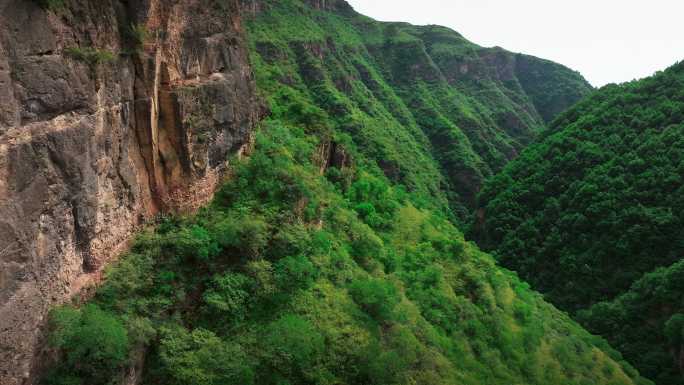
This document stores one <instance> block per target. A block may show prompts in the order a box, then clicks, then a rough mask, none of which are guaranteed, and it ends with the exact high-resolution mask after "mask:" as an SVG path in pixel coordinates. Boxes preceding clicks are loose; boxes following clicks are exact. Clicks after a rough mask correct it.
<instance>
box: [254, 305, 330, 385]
mask: <svg viewBox="0 0 684 385" xmlns="http://www.w3.org/2000/svg"><path fill="white" fill-rule="evenodd" d="M261 344H262V348H263V350H264V352H265V353H266V357H265V362H264V363H265V367H264V368H263V369H264V371H263V373H261V374H260V375H261V378H260V380H261V381H260V382H259V383H263V384H284V383H293V384H299V383H302V384H303V383H309V381H307V380H308V377H310V373H312V372H314V371H315V367H316V360H318V359H319V357H320V356H321V355H322V354H323V352H324V348H325V345H324V339H323V336H322V335H321V334H320V333H319V332H318V331H317V330H316V329H315V328H314V326H313V325H312V324H311V323H310V322H309V321H307V320H305V319H303V318H301V317H299V316H297V315H292V314H287V315H284V316H282V317H280V318H279V319H277V320H276V321H274V322H272V323H271V324H270V325H268V327H267V328H266V330H265V333H264V336H263V340H262V341H261ZM290 381H292V382H290Z"/></svg>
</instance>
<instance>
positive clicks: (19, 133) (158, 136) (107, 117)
mask: <svg viewBox="0 0 684 385" xmlns="http://www.w3.org/2000/svg"><path fill="white" fill-rule="evenodd" d="M0 11H1V12H0V15H1V16H0V384H2V385H14V384H22V383H30V382H31V379H30V377H31V370H32V366H33V361H34V357H35V354H36V348H37V346H39V344H40V339H41V333H40V330H41V328H40V326H41V325H42V324H43V323H44V319H45V316H46V314H47V311H48V309H49V308H50V307H51V306H52V305H54V304H57V303H60V302H63V301H64V300H66V299H67V298H69V296H70V295H72V294H73V293H75V292H77V291H78V290H79V289H81V288H82V287H83V286H84V285H85V284H87V283H89V282H92V281H93V280H96V279H97V276H98V272H99V271H100V270H101V267H102V266H103V265H104V264H105V262H107V261H108V260H109V259H110V258H111V257H113V256H115V255H116V254H117V253H118V252H120V251H121V250H122V249H123V248H124V247H125V245H126V244H127V241H128V240H129V238H130V236H131V234H132V233H133V232H134V231H135V229H136V228H137V227H138V226H139V225H140V224H142V223H144V222H145V220H146V219H149V218H151V217H153V216H154V215H156V214H158V213H159V212H161V211H168V210H191V209H192V208H194V207H196V206H197V205H199V204H201V203H203V202H205V201H207V200H208V199H209V198H210V196H211V193H212V192H213V190H214V187H215V186H216V184H217V182H218V180H219V179H220V177H221V173H222V171H223V170H224V169H225V167H226V165H227V163H226V159H227V158H228V156H229V155H231V154H235V153H239V152H240V151H243V150H244V149H245V148H246V147H247V145H248V144H249V142H250V134H251V132H252V129H253V127H254V126H255V124H256V123H257V121H258V119H259V117H260V116H259V115H260V114H261V111H262V110H263V107H262V106H261V104H260V102H259V101H258V99H257V97H256V95H255V88H254V84H253V81H252V75H251V70H250V68H249V66H248V62H247V51H246V49H245V46H244V43H243V36H242V32H241V18H240V16H239V11H238V4H237V1H236V0H224V1H208V0H206V1H205V0H175V1H173V0H144V1H143V0H141V1H132V2H128V1H118V0H105V1H88V0H67V1H65V2H64V5H63V6H59V5H58V6H56V7H53V8H52V9H50V10H46V9H42V8H41V7H39V6H38V5H37V2H34V1H29V0H0Z"/></svg>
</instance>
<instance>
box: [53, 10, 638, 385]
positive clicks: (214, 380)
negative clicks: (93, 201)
mask: <svg viewBox="0 0 684 385" xmlns="http://www.w3.org/2000/svg"><path fill="white" fill-rule="evenodd" d="M279 3H280V4H279V5H278V6H279V7H280V6H282V7H289V6H292V5H293V4H298V3H297V2H294V1H292V2H291V1H280V2H279ZM274 7H275V6H274ZM298 9H299V10H300V11H304V12H307V13H306V14H307V15H308V17H309V20H316V19H318V18H322V19H323V20H324V21H325V24H323V25H328V26H329V25H333V24H334V23H339V24H340V25H345V24H343V23H344V19H342V18H339V17H338V16H334V15H332V14H329V13H326V12H322V11H320V10H314V9H311V8H298ZM280 17H281V16H279V15H274V14H273V13H270V12H266V13H263V14H261V15H260V16H257V19H256V20H255V21H254V24H253V25H251V26H250V30H251V31H253V30H254V29H260V31H261V32H263V31H265V30H266V29H268V28H275V27H276V26H274V25H273V24H272V23H274V21H278V20H280V19H279V18H280ZM318 22H319V23H320V22H321V20H320V19H318ZM252 36H254V35H252ZM254 46H256V44H255V45H254ZM254 55H255V60H256V61H257V63H258V61H259V57H258V55H259V54H258V53H257V52H256V51H255V52H254ZM295 57H296V56H295ZM306 63H307V62H301V63H290V64H289V65H287V64H282V65H280V66H275V65H274V66H270V67H269V69H268V71H267V70H266V69H265V68H264V67H263V63H262V64H261V65H262V66H261V67H257V68H258V70H257V71H256V73H257V78H258V82H259V84H261V85H262V87H263V88H262V91H263V92H264V93H265V96H267V97H268V100H269V104H270V108H271V111H272V114H271V117H270V118H269V119H268V120H266V121H265V122H263V127H262V129H261V130H260V132H259V133H258V134H257V136H256V141H255V148H254V150H253V152H252V153H251V154H250V156H249V158H245V159H232V160H231V164H233V167H234V168H233V170H234V171H233V175H232V177H231V178H230V180H229V181H227V182H226V183H225V185H224V186H223V188H222V189H221V191H220V192H219V193H218V194H217V196H216V199H215V201H214V202H213V203H212V204H211V205H210V206H208V207H207V208H206V209H204V210H202V211H200V213H198V214H197V215H195V216H191V217H185V218H166V219H163V220H161V221H160V223H159V224H158V225H157V226H156V228H154V229H150V230H149V231H147V232H145V233H144V234H142V235H141V236H140V237H139V239H138V241H137V242H136V244H135V246H134V247H133V249H132V250H131V252H130V253H129V255H127V256H126V257H125V258H123V259H122V261H121V262H120V263H119V264H117V265H116V266H114V267H112V268H111V269H109V271H108V272H107V274H106V280H105V283H104V284H103V285H102V286H101V287H100V288H99V289H98V290H97V293H96V294H95V296H94V298H93V299H92V300H91V301H89V302H88V303H87V304H84V305H81V306H78V307H71V306H69V307H64V308H61V309H57V310H56V311H55V312H54V313H53V314H52V317H51V321H52V322H51V325H52V332H51V338H50V340H51V343H52V345H53V346H54V347H55V348H56V350H57V351H58V352H59V353H61V354H58V355H57V359H56V360H54V362H53V363H52V364H51V365H49V370H48V372H47V374H46V376H45V377H44V382H45V383H47V384H67V383H68V384H74V383H84V382H83V381H87V383H88V384H90V385H98V384H107V383H110V381H112V379H114V380H115V381H116V379H118V378H120V377H121V373H122V372H125V373H128V374H129V376H132V377H133V378H129V379H130V382H131V383H134V382H135V380H136V379H137V378H136V377H140V379H141V381H142V382H141V383H142V384H184V385H185V384H206V385H213V384H217V385H218V384H232V383H236V384H237V383H239V384H260V385H263V384H378V385H381V384H424V385H428V384H445V385H447V384H448V385H451V384H473V385H481V384H505V385H509V384H577V385H584V384H615V385H617V384H650V382H649V381H648V380H645V379H643V378H641V377H640V376H639V375H638V373H637V372H636V371H635V370H634V369H632V368H631V367H630V366H629V365H628V364H626V363H624V362H622V360H621V358H620V355H619V353H617V352H615V351H614V350H612V349H611V348H610V347H609V346H608V345H607V344H606V343H605V342H604V341H603V340H602V339H600V338H597V337H594V336H591V335H589V334H588V333H587V332H586V331H584V330H583V329H581V328H580V327H579V326H578V325H577V324H576V323H574V322H573V321H572V320H570V319H569V318H568V317H567V315H565V314H563V313H561V312H559V311H558V310H556V309H555V308H554V307H553V306H551V305H549V304H547V303H545V302H544V301H543V300H542V298H541V297H540V295H538V294H536V293H535V292H533V291H531V290H530V289H529V287H528V286H527V285H526V284H524V283H522V282H521V281H520V280H518V279H517V278H516V276H515V274H513V273H511V272H509V271H506V270H503V269H501V268H499V267H497V266H496V264H495V263H494V260H493V259H492V258H491V257H490V256H489V255H487V254H484V253H482V252H480V251H479V250H478V249H477V248H476V246H474V245H473V244H470V243H467V242H465V240H464V238H463V235H462V234H461V232H460V231H459V230H458V229H457V228H456V227H455V226H454V225H453V223H452V222H450V221H449V220H448V218H447V217H448V216H447V215H446V214H445V213H443V212H441V211H440V210H439V209H440V208H441V207H442V202H440V200H439V199H440V197H439V195H436V196H433V195H431V194H430V193H423V192H422V190H418V191H416V192H411V191H406V189H405V188H403V187H402V186H399V185H398V184H396V183H395V182H394V181H392V180H391V179H390V178H388V177H387V176H386V168H384V167H383V165H384V164H383V161H384V157H383V156H382V154H378V153H373V152H369V149H368V148H367V147H365V146H364V145H365V143H364V142H361V143H360V144H357V143H356V142H355V140H354V139H353V137H352V136H350V133H349V131H348V127H349V126H348V125H347V124H346V123H348V122H347V121H346V120H343V119H341V118H339V117H335V116H331V115H330V114H329V113H328V112H326V110H324V109H322V108H321V107H329V105H328V104H327V103H329V100H328V99H325V98H322V97H321V95H320V94H317V93H314V92H311V91H310V88H312V87H313V83H310V84H308V85H306V86H303V85H302V84H301V83H299V81H300V80H301V79H300V78H299V77H298V75H297V73H298V72H293V70H294V69H296V68H299V66H300V65H306ZM307 68H316V66H312V67H307ZM275 71H280V74H281V76H282V77H283V79H290V81H289V83H285V84H281V86H280V87H273V86H268V85H269V83H270V82H272V79H271V78H270V77H268V75H269V74H270V73H273V72H275ZM328 81H329V80H327V79H319V84H320V85H321V87H325V86H326V85H327V84H328V83H327V82H328ZM265 85H266V86H265ZM379 86H382V84H381V85H379ZM383 87H384V86H383ZM391 100H397V99H395V98H392V99H391ZM368 105H369V106H371V107H373V104H372V103H369V104H368ZM403 111H407V110H405V109H404V110H403ZM357 114H358V113H357ZM369 121H370V120H369ZM364 122H365V121H364ZM371 122H372V121H371ZM363 127H364V126H361V128H363ZM370 129H372V127H371V128H369V130H370ZM377 130H379V128H378V129H377ZM359 132H360V133H359V135H362V134H363V135H366V136H368V137H370V139H373V138H374V137H373V136H372V134H373V133H374V132H373V131H370V132H366V133H364V131H363V130H361V129H359ZM388 137H389V138H390V139H394V138H393V137H391V136H389V135H388ZM380 138H384V137H380ZM388 140H389V139H388ZM420 149H421V148H420V147H419V148H417V149H415V150H414V152H409V153H406V154H403V156H405V157H407V164H410V163H411V162H410V161H411V160H413V163H418V162H420V161H421V158H420V152H419V150H420ZM416 154H417V155H416ZM143 361H144V365H142V362H143ZM133 367H135V368H136V369H135V370H132V368H133ZM141 373H142V374H141Z"/></svg>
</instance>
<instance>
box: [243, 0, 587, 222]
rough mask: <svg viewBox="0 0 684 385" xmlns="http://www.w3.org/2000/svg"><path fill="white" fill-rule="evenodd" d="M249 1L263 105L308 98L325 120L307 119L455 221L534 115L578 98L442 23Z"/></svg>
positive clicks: (577, 86)
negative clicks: (339, 134)
mask: <svg viewBox="0 0 684 385" xmlns="http://www.w3.org/2000/svg"><path fill="white" fill-rule="evenodd" d="M254 4H255V5H254V7H255V8H256V9H258V12H256V20H255V22H252V23H250V42H251V43H250V44H251V45H252V48H253V49H254V50H255V51H256V53H257V54H256V55H254V56H253V64H254V66H255V71H256V72H257V73H258V78H259V82H260V83H259V86H260V87H261V88H262V89H263V90H267V91H268V92H269V97H270V98H271V100H272V101H275V100H277V101H279V102H280V104H284V105H286V103H287V101H288V100H293V99H296V98H300V97H307V98H310V99H313V100H314V102H315V103H316V105H317V106H318V107H319V109H320V111H318V113H323V114H324V115H325V116H324V117H316V116H311V117H310V119H316V118H318V119H324V120H330V121H333V122H334V124H335V125H336V126H338V127H340V128H341V129H342V130H343V131H344V132H346V133H348V134H349V135H350V136H351V138H352V140H354V141H355V143H356V144H358V145H359V146H360V148H362V149H363V151H364V154H366V155H367V156H369V157H372V158H374V159H378V160H380V164H379V165H380V167H381V168H382V169H383V171H384V173H385V175H387V176H388V177H389V178H390V179H391V180H392V181H393V182H396V183H401V184H403V185H404V186H406V188H407V189H408V190H409V191H412V192H416V193H417V194H419V195H421V196H423V197H429V199H433V198H436V201H437V202H439V204H440V205H441V206H442V207H445V206H446V204H447V203H448V204H449V205H450V207H451V212H453V213H455V214H456V216H457V217H458V218H459V219H464V218H466V217H467V216H468V215H469V213H470V212H471V209H472V208H473V207H474V204H475V195H476V193H477V192H478V191H479V188H480V185H481V184H482V181H483V180H484V179H485V178H486V177H488V176H491V175H492V174H493V173H494V172H496V171H498V170H500V169H501V168H502V167H503V166H504V165H505V164H506V162H508V161H509V160H510V159H512V158H514V157H515V156H516V155H517V154H518V152H519V151H520V150H521V149H522V148H523V147H524V145H525V144H527V143H529V142H530V140H531V139H532V138H534V137H535V136H536V135H537V134H538V133H539V132H540V131H541V130H542V129H543V128H544V119H543V118H542V116H544V117H551V116H554V114H555V113H556V112H558V111H559V110H562V109H565V108H567V107H568V106H570V105H571V104H572V103H574V102H575V101H577V100H578V99H579V98H580V97H581V96H583V95H586V94H587V93H588V92H589V91H590V86H589V85H588V84H587V82H586V81H584V79H582V77H581V76H580V75H579V74H577V73H575V72H573V71H571V70H569V69H567V68H565V67H562V66H560V65H557V64H554V63H550V62H547V61H543V60H540V59H536V58H532V57H529V56H523V55H515V54H512V53H509V52H507V51H504V50H502V49H499V48H494V49H488V48H482V47H479V46H477V45H475V44H473V43H470V42H468V41H467V40H465V39H464V38H463V37H462V36H460V35H459V34H458V33H456V32H454V31H452V30H449V29H447V28H444V27H438V26H426V27H416V26H412V25H408V24H402V23H380V22H377V21H375V20H372V19H369V18H367V17H365V16H362V15H359V14H357V13H355V12H354V11H353V10H352V9H351V8H349V7H348V5H346V3H345V2H341V1H338V2H335V1H333V2H330V1H328V2H324V3H321V4H325V7H326V10H328V12H320V11H317V12H312V11H311V8H309V7H308V6H307V5H304V4H302V3H300V2H296V1H295V2H293V1H287V2H272V1H261V2H257V3H254ZM321 4H318V3H314V6H315V7H316V6H317V7H320V6H321ZM307 112H309V113H311V114H313V113H314V111H313V110H312V111H307Z"/></svg>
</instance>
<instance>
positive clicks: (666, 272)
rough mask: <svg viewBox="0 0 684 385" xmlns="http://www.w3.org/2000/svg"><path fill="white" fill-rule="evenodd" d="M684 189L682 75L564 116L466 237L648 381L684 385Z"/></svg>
mask: <svg viewBox="0 0 684 385" xmlns="http://www.w3.org/2000/svg"><path fill="white" fill-rule="evenodd" d="M683 178H684V63H679V64H676V65H674V66H672V67H671V68H669V69H667V70H666V71H664V72H661V73H658V74H656V75H655V76H653V77H651V78H647V79H643V80H639V81H634V82H631V83H626V84H623V85H610V86H607V87H605V88H603V89H601V90H600V91H598V92H597V93H595V94H594V95H592V96H591V97H589V98H587V99H585V100H583V101H582V102H580V103H579V104H578V105H576V106H575V107H573V108H571V109H570V110H569V111H567V112H565V113H563V114H562V115H561V116H560V117H559V118H558V119H556V120H555V121H554V123H553V124H552V125H551V128H550V129H549V131H548V132H546V133H545V134H544V138H543V140H540V141H539V142H538V143H536V144H534V145H532V146H530V147H529V148H528V149H526V150H525V151H524V152H523V153H522V154H521V156H520V157H519V158H518V159H517V160H515V161H513V162H511V163H509V164H508V165H507V166H506V167H505V169H504V171H503V172H502V173H500V174H499V175H497V176H496V177H494V178H492V179H491V180H490V181H488V183H487V184H486V185H485V187H484V188H483V190H482V192H481V194H480V197H479V199H480V200H479V205H480V211H479V218H478V220H477V222H476V223H475V224H474V225H473V228H472V230H471V232H472V235H473V237H474V238H475V239H477V240H478V242H479V243H480V245H481V246H482V247H484V248H485V249H487V250H491V251H493V252H495V253H496V255H497V256H498V259H499V261H500V262H501V263H502V264H503V265H504V266H506V267H508V268H510V269H513V270H515V271H517V272H518V273H519V274H520V275H521V277H522V278H523V279H525V280H527V281H528V282H530V283H531V284H532V286H533V287H534V288H535V289H537V290H540V291H541V292H542V293H544V294H545V295H546V298H547V299H549V300H550V301H551V302H552V303H554V304H556V305H557V306H559V307H561V308H563V309H566V310H568V311H570V312H573V313H575V312H577V311H579V310H581V309H588V310H586V311H581V312H579V317H580V319H581V320H582V321H583V322H584V323H585V325H586V326H587V327H588V328H589V330H590V331H593V332H597V333H601V334H602V335H604V336H605V337H606V338H608V340H609V341H610V342H612V343H613V344H614V346H615V347H618V348H620V349H621V351H622V352H623V353H624V354H625V355H626V357H627V358H628V359H629V360H630V362H632V363H634V364H635V365H636V366H637V367H638V368H639V369H640V370H641V371H642V373H644V374H645V375H646V376H648V377H649V378H652V379H657V380H658V383H660V384H663V385H675V384H684V377H683V376H682V373H681V365H682V354H681V352H682V344H681V342H682V331H683V330H682V323H681V319H682V318H681V317H682V316H681V314H680V313H681V312H682V308H683V305H684V302H682V301H683V299H684V290H683V289H684V287H682V283H681V282H682V281H681V279H678V278H677V277H680V276H681V269H682V267H681V264H680V263H678V261H680V260H681V259H682V257H683V256H684V184H683V183H682V180H684V179H683ZM652 271H653V273H651V272H652ZM642 277H643V278H642ZM602 301H608V302H602ZM592 305H593V306H592ZM668 321H670V322H669V323H668Z"/></svg>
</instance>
